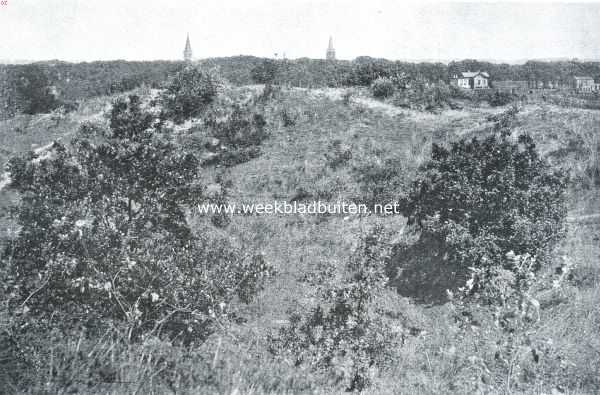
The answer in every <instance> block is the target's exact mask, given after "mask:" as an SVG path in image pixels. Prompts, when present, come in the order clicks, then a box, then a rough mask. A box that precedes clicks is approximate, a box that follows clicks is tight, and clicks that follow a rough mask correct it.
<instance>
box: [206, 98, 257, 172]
mask: <svg viewBox="0 0 600 395" xmlns="http://www.w3.org/2000/svg"><path fill="white" fill-rule="evenodd" d="M205 124H206V125H207V127H208V128H209V134H210V136H212V137H213V138H214V139H215V140H214V142H215V144H213V145H211V146H209V147H208V148H209V150H211V151H212V152H213V154H215V155H213V156H212V157H211V158H210V160H209V161H207V162H206V163H207V164H208V163H219V164H221V165H224V166H235V165H237V164H240V163H244V162H247V161H249V160H251V159H253V158H256V157H258V156H259V155H260V148H259V146H260V145H261V144H262V142H263V141H264V140H265V139H267V137H268V133H267V130H266V126H267V123H266V121H265V118H264V116H263V115H262V113H260V112H256V111H255V110H253V109H252V108H250V107H248V106H240V105H234V106H232V107H231V108H230V109H228V110H227V111H226V112H225V113H222V112H211V113H209V114H207V116H206V119H205Z"/></svg>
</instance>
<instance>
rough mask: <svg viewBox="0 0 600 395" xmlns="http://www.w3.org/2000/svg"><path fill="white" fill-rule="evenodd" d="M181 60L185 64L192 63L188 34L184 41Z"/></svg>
mask: <svg viewBox="0 0 600 395" xmlns="http://www.w3.org/2000/svg"><path fill="white" fill-rule="evenodd" d="M183 60H185V61H186V62H188V63H189V62H191V61H192V45H191V44H190V35H189V33H188V35H187V39H186V40H185V49H184V50H183Z"/></svg>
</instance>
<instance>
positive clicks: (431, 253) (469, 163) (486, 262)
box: [394, 131, 567, 296]
mask: <svg viewBox="0 0 600 395" xmlns="http://www.w3.org/2000/svg"><path fill="white" fill-rule="evenodd" d="M566 186H567V177H566V175H565V174H564V173H562V172H559V171H552V170H551V169H550V167H549V165H548V164H547V163H546V162H545V161H544V160H543V159H542V158H541V157H540V156H539V154H538V152H537V150H536V147H535V144H534V142H533V140H532V139H531V138H530V137H528V136H525V135H522V136H520V137H519V138H518V140H517V141H514V142H513V141H512V140H511V138H510V136H509V134H508V133H507V132H502V131H501V132H500V136H498V135H495V136H491V137H488V138H486V139H483V140H480V139H478V138H474V139H472V140H469V141H466V140H461V141H459V142H456V143H453V144H452V145H451V147H450V148H444V147H441V146H438V145H434V146H433V149H432V158H431V160H430V161H429V162H427V163H426V164H425V165H424V166H423V167H422V169H421V174H420V175H419V176H418V178H417V180H416V181H415V182H414V183H413V186H412V188H411V190H410V192H409V194H408V196H407V197H406V198H405V200H404V211H405V215H406V216H407V217H408V218H409V223H412V224H415V225H416V226H417V229H418V230H419V231H420V236H419V241H418V242H417V244H416V245H413V246H411V247H406V246H405V247H399V250H398V251H397V254H396V258H395V260H396V262H395V263H394V264H399V266H400V267H402V266H403V265H406V267H405V268H404V269H403V270H404V280H401V281H400V283H401V284H402V286H405V287H404V289H405V290H408V289H411V290H415V288H418V287H419V284H422V285H423V288H424V289H426V290H437V292H438V293H440V294H441V295H443V293H444V292H445V290H446V289H452V288H454V287H456V286H457V285H461V283H462V284H464V281H465V279H466V277H467V274H468V270H469V268H470V267H484V268H486V267H487V268H492V267H495V266H497V265H500V264H501V262H503V261H504V257H505V255H506V254H507V253H508V252H510V251H513V252H514V253H515V254H517V255H519V256H520V255H529V256H532V257H536V262H537V265H538V267H539V265H542V264H543V263H545V262H547V261H548V260H547V259H546V257H547V254H548V252H549V250H550V249H551V248H552V247H553V246H554V245H555V243H556V242H557V241H558V240H560V238H561V236H562V235H563V227H564V220H565V216H566V205H565V190H566ZM407 248H409V249H411V250H412V251H410V252H408V251H406V249H407ZM405 257H412V258H408V260H407V259H405ZM410 260H414V262H412V264H415V265H418V268H419V270H416V269H417V266H415V267H414V269H415V270H414V271H412V269H411V267H412V264H411V262H408V261H410ZM417 260H418V261H419V262H418V263H417ZM428 265H429V267H428ZM428 268H429V269H430V270H431V271H430V272H429V275H426V274H425V273H426V272H427V271H428ZM410 273H412V274H410ZM434 273H435V274H434ZM411 276H412V277H413V278H411ZM414 276H417V277H418V279H417V277H414ZM432 276H433V277H432ZM423 281H425V282H426V283H427V285H426V286H425V285H424V284H423ZM411 284H412V285H411ZM399 285H400V284H399ZM402 286H400V288H402ZM422 296H424V295H422Z"/></svg>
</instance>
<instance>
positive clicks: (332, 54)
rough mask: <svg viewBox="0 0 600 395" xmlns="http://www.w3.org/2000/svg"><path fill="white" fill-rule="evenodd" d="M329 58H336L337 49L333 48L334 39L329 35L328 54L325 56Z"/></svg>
mask: <svg viewBox="0 0 600 395" xmlns="http://www.w3.org/2000/svg"><path fill="white" fill-rule="evenodd" d="M325 59H327V60H335V49H334V48H333V39H332V38H331V36H329V45H328V46H327V55H326V56H325Z"/></svg>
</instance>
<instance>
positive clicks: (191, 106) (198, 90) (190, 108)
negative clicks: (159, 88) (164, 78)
mask: <svg viewBox="0 0 600 395" xmlns="http://www.w3.org/2000/svg"><path fill="white" fill-rule="evenodd" d="M222 86H223V81H221V79H220V78H219V77H218V76H217V75H216V73H215V72H213V71H212V70H203V69H200V68H198V67H194V66H188V67H186V68H185V69H183V70H182V71H181V72H179V73H177V75H176V76H175V77H173V79H172V80H171V82H170V84H169V86H168V87H167V90H166V92H165V93H164V94H163V102H164V109H165V112H166V115H167V117H169V118H171V119H173V120H174V121H175V122H176V123H181V122H183V121H185V120H186V119H189V118H193V117H198V116H199V115H200V114H202V113H203V112H204V110H205V109H206V108H207V106H208V105H209V104H211V103H212V102H213V101H214V100H215V98H216V97H217V95H218V93H219V91H220V90H221V88H222Z"/></svg>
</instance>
